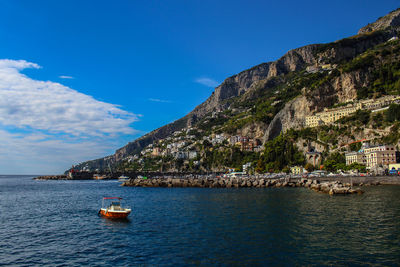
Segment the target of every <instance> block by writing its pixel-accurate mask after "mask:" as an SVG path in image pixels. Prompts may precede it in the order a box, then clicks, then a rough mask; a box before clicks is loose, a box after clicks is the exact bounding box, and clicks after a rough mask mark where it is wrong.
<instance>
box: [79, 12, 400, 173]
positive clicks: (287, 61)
mask: <svg viewBox="0 0 400 267" xmlns="http://www.w3.org/2000/svg"><path fill="white" fill-rule="evenodd" d="M399 32H400V9H397V10H395V11H393V12H391V13H389V14H388V15H386V16H384V17H382V18H379V19H378V20H377V21H376V22H374V23H372V24H369V25H367V26H365V27H363V28H362V29H360V30H359V32H358V34H357V35H355V36H352V37H349V38H345V39H342V40H338V41H335V42H333V43H328V44H314V45H307V46H304V47H300V48H297V49H293V50H290V51H289V52H287V53H286V54H285V55H284V56H282V57H281V58H279V59H278V60H276V61H274V62H267V63H262V64H260V65H257V66H255V67H253V68H251V69H248V70H245V71H243V72H240V73H239V74H236V75H234V76H232V77H229V78H227V79H226V80H225V81H224V82H223V83H222V84H221V85H219V86H218V87H216V88H215V91H214V92H213V93H212V95H211V96H210V97H209V98H208V99H207V100H206V101H205V102H204V103H202V104H200V105H199V106H197V107H196V108H195V109H194V110H193V111H192V112H190V113H189V114H187V115H186V116H185V117H183V118H181V119H179V120H177V121H175V122H173V123H170V124H168V125H165V126H163V127H161V128H159V129H156V130H154V131H152V132H150V133H148V134H146V135H144V136H142V137H140V138H138V139H137V140H135V141H133V142H130V143H128V144H127V145H126V146H124V147H122V148H120V149H118V150H117V151H116V153H115V154H114V155H112V156H109V157H107V158H102V159H98V160H94V161H91V162H90V164H89V165H90V166H91V167H93V168H95V167H97V168H103V167H104V166H106V165H108V164H110V163H111V164H114V163H115V162H118V161H120V160H121V159H123V158H124V157H126V156H128V155H133V154H136V153H138V152H140V151H141V150H142V149H143V148H144V147H146V146H147V145H148V144H151V143H154V142H155V141H157V140H160V139H164V138H166V137H168V136H170V135H171V134H172V133H174V132H175V131H177V130H180V129H183V128H185V127H188V126H191V127H196V125H197V124H198V123H199V122H200V121H201V120H202V119H203V118H204V117H205V116H207V115H208V114H210V113H211V112H214V111H218V112H221V111H225V110H228V109H230V108H232V107H233V106H234V105H238V103H239V106H240V105H242V107H243V106H246V105H247V106H249V105H250V104H251V105H253V104H254V106H256V104H257V103H258V104H260V103H259V101H260V99H262V98H260V96H264V95H266V94H269V95H270V96H271V97H270V98H269V99H275V100H278V101H275V102H278V105H276V107H277V108H276V109H275V112H273V113H271V112H269V113H268V114H267V115H269V116H270V118H268V116H264V117H263V118H266V119H261V120H258V121H257V120H253V121H251V122H249V123H247V124H246V125H243V127H242V128H240V129H238V131H239V132H240V131H241V132H245V133H253V134H254V135H257V136H260V135H263V141H264V142H266V141H267V140H270V139H273V138H274V137H276V136H277V135H279V133H280V132H282V131H286V130H288V129H291V128H301V127H302V126H303V125H304V118H305V116H307V115H310V114H312V112H315V111H321V110H322V109H323V108H324V107H330V106H332V105H333V104H335V103H341V102H347V101H352V100H354V99H356V98H357V94H358V92H359V91H360V90H362V89H363V88H367V87H368V86H370V85H371V83H372V82H373V75H372V73H373V71H374V68H373V66H369V65H368V64H372V65H373V64H377V63H374V62H372V63H371V62H370V61H369V62H367V61H365V60H364V57H365V56H364V54H365V53H366V52H367V51H369V50H370V49H372V48H374V47H376V46H377V45H380V44H384V43H385V42H387V41H388V40H389V39H390V38H392V37H395V36H397V35H399ZM363 60H364V61H365V62H364V61H363ZM359 62H361V63H359ZM381 63H382V62H381ZM349 64H352V65H351V66H349ZM357 64H358V65H357ZM353 65H356V67H354V66H353ZM272 92H273V93H272ZM279 92H284V93H285V95H290V96H291V97H287V98H282V97H281V98H279V97H278V98H277V97H275V96H274V95H277V94H278V95H279ZM257 101H258V102H257ZM274 104H275V103H274ZM278 107H279V109H278ZM247 110H248V111H249V114H252V113H251V112H250V111H251V108H247ZM253 111H254V110H253ZM253 113H254V112H253ZM250 116H251V115H250ZM261 133H263V134H261ZM83 165H88V162H86V163H83V164H80V165H78V168H79V167H80V166H83Z"/></svg>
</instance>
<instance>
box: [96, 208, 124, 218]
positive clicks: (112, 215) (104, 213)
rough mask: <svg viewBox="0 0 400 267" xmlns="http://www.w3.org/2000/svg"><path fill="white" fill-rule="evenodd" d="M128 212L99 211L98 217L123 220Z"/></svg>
mask: <svg viewBox="0 0 400 267" xmlns="http://www.w3.org/2000/svg"><path fill="white" fill-rule="evenodd" d="M130 213H131V212H130V211H118V212H116V211H109V210H105V209H101V210H100V215H101V216H103V217H106V218H110V219H125V218H127V217H128V215H129V214H130Z"/></svg>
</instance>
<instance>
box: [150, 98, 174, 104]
mask: <svg viewBox="0 0 400 267" xmlns="http://www.w3.org/2000/svg"><path fill="white" fill-rule="evenodd" d="M148 100H149V101H151V102H159V103H171V101H169V100H164V99H158V98H149V99H148Z"/></svg>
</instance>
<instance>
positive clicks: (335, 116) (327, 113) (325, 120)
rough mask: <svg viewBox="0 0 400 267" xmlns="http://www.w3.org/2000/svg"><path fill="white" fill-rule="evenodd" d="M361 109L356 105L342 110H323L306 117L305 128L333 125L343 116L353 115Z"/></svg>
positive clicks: (359, 105)
mask: <svg viewBox="0 0 400 267" xmlns="http://www.w3.org/2000/svg"><path fill="white" fill-rule="evenodd" d="M360 108H361V104H360V103H358V104H356V105H354V106H347V107H343V108H335V109H329V110H328V109H325V110H324V111H322V112H318V113H316V114H315V115H313V116H307V117H306V126H307V127H316V126H319V125H322V124H330V123H333V122H335V121H337V120H339V119H341V118H343V117H345V116H348V115H351V114H353V113H355V112H356V111H357V110H358V109H360Z"/></svg>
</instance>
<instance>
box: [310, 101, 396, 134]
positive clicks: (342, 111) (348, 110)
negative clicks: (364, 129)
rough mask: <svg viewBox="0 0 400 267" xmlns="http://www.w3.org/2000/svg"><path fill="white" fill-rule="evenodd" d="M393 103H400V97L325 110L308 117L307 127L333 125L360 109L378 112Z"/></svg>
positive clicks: (360, 102)
mask: <svg viewBox="0 0 400 267" xmlns="http://www.w3.org/2000/svg"><path fill="white" fill-rule="evenodd" d="M392 103H400V96H391V95H390V96H384V97H381V98H377V99H366V100H361V101H358V102H356V103H354V104H352V103H349V104H348V105H347V106H346V107H339V108H333V109H324V111H322V112H318V113H315V114H314V115H312V116H307V117H306V127H317V126H320V125H324V124H331V123H333V122H335V121H337V120H339V119H341V118H343V117H345V116H349V115H351V114H353V113H355V112H356V111H357V110H359V109H368V110H377V109H381V108H383V107H386V106H389V105H390V104H392Z"/></svg>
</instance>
